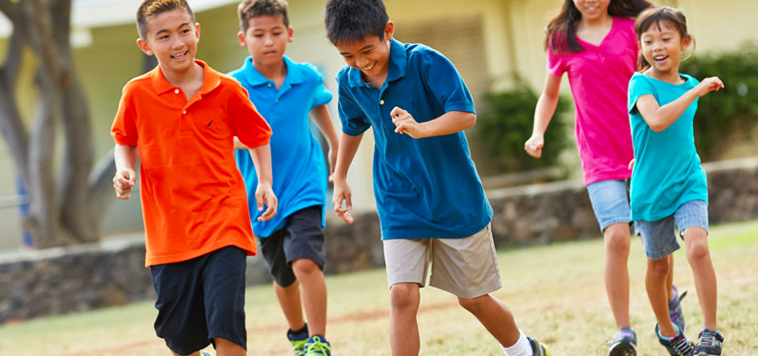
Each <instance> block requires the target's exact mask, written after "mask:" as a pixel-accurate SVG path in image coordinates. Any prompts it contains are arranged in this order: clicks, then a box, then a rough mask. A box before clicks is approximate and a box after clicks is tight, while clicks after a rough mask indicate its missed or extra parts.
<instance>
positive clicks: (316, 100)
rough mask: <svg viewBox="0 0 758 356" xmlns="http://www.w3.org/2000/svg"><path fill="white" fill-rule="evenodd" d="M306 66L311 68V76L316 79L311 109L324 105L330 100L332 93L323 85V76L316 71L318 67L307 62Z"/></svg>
mask: <svg viewBox="0 0 758 356" xmlns="http://www.w3.org/2000/svg"><path fill="white" fill-rule="evenodd" d="M308 67H309V68H310V69H311V70H313V76H314V77H315V80H316V88H315V90H314V93H313V100H311V109H313V108H315V107H317V106H319V105H326V104H328V103H329V102H330V101H332V93H331V92H330V91H329V90H327V89H326V87H325V86H324V77H323V76H322V75H321V73H320V72H319V71H318V68H316V66H314V65H311V64H308Z"/></svg>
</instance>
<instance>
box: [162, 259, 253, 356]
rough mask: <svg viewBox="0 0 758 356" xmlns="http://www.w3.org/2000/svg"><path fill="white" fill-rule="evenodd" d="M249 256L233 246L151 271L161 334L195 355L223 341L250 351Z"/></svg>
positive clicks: (180, 349) (170, 345) (180, 351)
mask: <svg viewBox="0 0 758 356" xmlns="http://www.w3.org/2000/svg"><path fill="white" fill-rule="evenodd" d="M246 257H247V252H246V251H245V250H243V249H240V248H238V247H235V246H227V247H224V248H221V249H218V250H216V251H213V252H211V253H208V254H205V255H202V256H200V257H196V258H193V259H191V260H187V261H182V262H177V263H168V264H163V265H155V266H151V267H150V274H151V275H152V276H153V287H154V288H155V292H156V293H157V294H158V299H157V300H156V302H155V308H156V309H158V317H157V318H156V319H155V333H156V334H157V335H158V337H160V338H163V339H164V340H166V345H167V346H168V348H169V349H171V351H173V352H175V353H177V354H180V355H189V354H192V353H194V352H196V351H199V350H202V349H203V348H205V347H206V346H208V345H209V344H210V343H211V342H213V339H214V338H222V339H224V340H227V341H230V342H232V343H235V344H237V345H240V346H242V347H243V348H245V349H247V332H246V330H245V269H246V266H247V265H246V261H245V259H246Z"/></svg>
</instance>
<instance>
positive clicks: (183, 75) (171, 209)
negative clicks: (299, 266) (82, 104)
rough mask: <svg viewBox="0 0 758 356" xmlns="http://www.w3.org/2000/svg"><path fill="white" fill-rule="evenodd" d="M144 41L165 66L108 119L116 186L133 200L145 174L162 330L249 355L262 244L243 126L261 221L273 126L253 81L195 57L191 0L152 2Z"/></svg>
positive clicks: (141, 16) (269, 212) (194, 343)
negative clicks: (238, 149) (248, 311)
mask: <svg viewBox="0 0 758 356" xmlns="http://www.w3.org/2000/svg"><path fill="white" fill-rule="evenodd" d="M137 29H138V30H139V35H140V38H139V39H138V40H137V45H138V46H139V48H140V49H141V50H142V51H143V52H145V54H147V55H150V56H153V55H154V56H155V57H156V58H157V60H158V66H157V67H156V68H155V69H153V70H152V71H150V72H149V73H147V74H145V75H142V76H140V77H137V78H134V79H133V80H131V81H130V82H129V83H127V84H126V86H125V87H124V90H123V94H122V97H121V103H120V104H119V109H118V113H117V114H116V118H115V120H114V122H113V127H112V129H111V131H112V135H113V138H114V139H115V141H116V148H115V160H116V169H117V172H116V175H115V177H114V178H113V187H114V189H115V190H116V195H117V197H118V198H119V199H129V198H130V197H131V195H130V194H129V193H130V191H131V189H132V187H133V186H134V184H135V182H136V173H135V171H134V166H135V163H136V161H137V158H138V157H139V158H140V159H141V171H142V175H141V178H140V185H141V188H142V189H141V194H140V195H141V199H142V208H143V216H144V220H145V240H146V249H147V254H146V260H145V266H147V267H150V273H151V275H152V278H153V286H154V287H155V291H156V294H157V301H156V303H155V307H156V308H157V309H158V317H157V318H156V320H155V331H156V334H157V335H158V337H161V338H163V339H165V341H166V345H167V346H168V348H169V349H171V351H172V352H173V353H175V354H178V355H197V354H198V351H199V350H201V349H203V348H205V347H206V346H208V344H209V343H213V345H214V346H215V348H216V351H217V354H218V355H219V356H229V355H244V354H245V350H246V348H247V334H246V331H245V310H244V306H245V289H244V288H245V266H246V263H245V259H246V256H248V255H254V254H255V253H256V247H255V240H254V239H253V232H252V229H251V228H250V218H249V215H248V209H247V200H246V195H245V185H244V182H243V180H242V176H241V175H240V174H239V171H238V170H237V167H236V165H235V163H234V149H233V147H234V139H233V137H234V136H237V137H239V140H240V141H241V142H242V143H244V144H246V145H247V146H248V147H252V149H251V150H250V153H251V155H252V156H253V159H254V160H255V167H256V169H257V170H258V172H257V173H258V176H259V177H260V182H259V185H258V187H257V190H256V200H257V201H258V210H259V211H262V210H263V207H264V203H265V205H267V206H268V208H267V209H266V211H265V212H264V213H263V214H262V215H261V216H260V217H259V219H260V220H269V219H271V218H272V217H273V216H274V215H275V214H276V206H277V201H276V197H275V196H274V193H273V191H272V189H271V156H270V151H269V145H268V141H269V137H270V136H271V129H270V128H269V126H268V125H267V124H266V121H265V120H263V118H262V117H261V116H260V115H259V114H258V112H257V111H256V110H255V108H254V107H253V105H252V104H251V103H250V100H249V99H248V98H247V94H246V93H245V89H244V88H243V87H242V86H241V85H239V83H237V82H236V81H235V80H234V79H232V78H229V77H227V76H224V75H222V74H220V73H218V72H216V71H214V70H213V69H211V68H210V67H209V66H208V65H207V64H205V63H204V62H202V61H200V60H196V59H195V52H196V50H197V42H198V40H199V38H200V25H198V24H196V23H195V18H194V15H193V13H192V10H191V9H190V7H189V5H188V4H187V2H186V1H185V0H145V1H143V2H142V3H141V4H140V6H139V9H138V10H137Z"/></svg>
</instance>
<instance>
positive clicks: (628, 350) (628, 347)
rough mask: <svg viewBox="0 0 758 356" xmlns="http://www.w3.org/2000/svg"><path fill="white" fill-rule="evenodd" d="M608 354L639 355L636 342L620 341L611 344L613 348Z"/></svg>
mask: <svg viewBox="0 0 758 356" xmlns="http://www.w3.org/2000/svg"><path fill="white" fill-rule="evenodd" d="M608 356H637V348H636V347H634V344H631V343H628V342H620V343H618V344H614V345H611V348H610V349H609V350H608Z"/></svg>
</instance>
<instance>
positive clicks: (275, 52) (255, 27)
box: [237, 15, 293, 66]
mask: <svg viewBox="0 0 758 356" xmlns="http://www.w3.org/2000/svg"><path fill="white" fill-rule="evenodd" d="M292 34H293V30H292V28H291V27H288V26H287V25H285V24H284V18H283V17H282V16H269V15H263V16H256V17H252V18H250V20H249V26H248V27H247V30H246V31H245V32H242V31H240V32H239V33H238V34H237V39H238V40H239V43H240V45H241V46H242V47H246V48H247V51H248V52H249V53H250V55H251V56H252V57H253V64H254V65H256V66H257V65H266V66H270V65H277V64H279V63H281V62H282V56H283V55H284V52H285V50H286V49H287V43H288V42H292Z"/></svg>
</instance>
